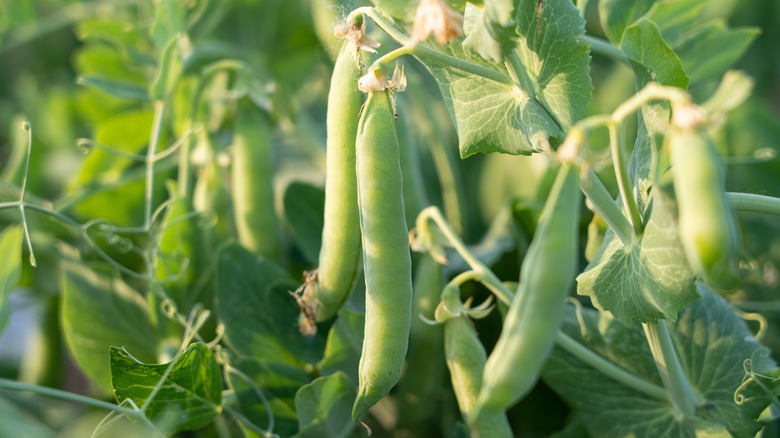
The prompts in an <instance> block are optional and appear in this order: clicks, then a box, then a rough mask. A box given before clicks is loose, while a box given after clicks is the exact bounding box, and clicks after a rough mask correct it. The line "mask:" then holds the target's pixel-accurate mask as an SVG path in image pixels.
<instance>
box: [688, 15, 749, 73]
mask: <svg viewBox="0 0 780 438" xmlns="http://www.w3.org/2000/svg"><path fill="white" fill-rule="evenodd" d="M758 35H759V30H758V29H756V28H741V29H733V30H731V29H728V28H726V24H725V23H723V22H720V21H716V22H713V23H709V24H707V25H705V26H703V27H701V28H700V29H699V30H697V31H696V32H693V33H691V34H690V35H689V36H687V38H685V39H684V40H683V41H681V42H680V44H679V45H676V46H675V48H674V50H675V52H677V54H678V55H679V56H680V59H681V60H682V64H683V68H684V69H685V72H686V73H687V75H688V76H689V77H690V78H691V82H692V83H694V82H702V81H706V80H710V79H717V78H719V77H720V76H721V75H723V73H724V72H725V71H726V70H727V69H728V68H729V67H731V66H732V65H733V64H734V63H735V62H737V60H738V59H739V58H741V57H742V55H743V54H744V53H745V52H746V51H747V49H748V47H750V45H751V44H752V43H753V41H754V40H755V39H756V37H758Z"/></svg>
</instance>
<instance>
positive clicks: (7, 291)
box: [0, 225, 24, 333]
mask: <svg viewBox="0 0 780 438" xmlns="http://www.w3.org/2000/svg"><path fill="white" fill-rule="evenodd" d="M23 241H24V233H23V232H22V227H21V226H20V225H13V226H8V227H6V228H5V229H4V230H3V232H2V233H0V258H2V260H3V263H0V333H2V332H3V330H4V329H5V326H6V324H8V319H9V317H10V316H11V308H10V306H8V296H9V295H11V292H13V290H14V288H15V287H16V285H17V284H18V283H19V279H20V278H21V276H22V242H23Z"/></svg>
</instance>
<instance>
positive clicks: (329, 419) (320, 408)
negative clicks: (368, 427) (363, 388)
mask: <svg viewBox="0 0 780 438" xmlns="http://www.w3.org/2000/svg"><path fill="white" fill-rule="evenodd" d="M356 396H357V391H355V385H354V384H353V383H352V382H351V381H350V380H349V378H348V377H347V376H346V375H345V374H344V373H340V372H337V373H335V374H331V375H330V376H324V377H320V378H318V379H315V380H314V381H313V382H311V383H310V384H308V385H306V386H303V387H301V389H299V390H298V392H297V393H296V394H295V411H296V412H297V413H298V424H299V425H300V432H298V434H297V435H295V436H296V437H298V438H304V437H311V438H319V437H332V438H347V437H349V436H351V434H352V431H353V430H354V429H355V426H357V423H355V422H354V421H353V420H352V419H351V418H350V417H351V414H352V404H353V403H354V401H355V397H356Z"/></svg>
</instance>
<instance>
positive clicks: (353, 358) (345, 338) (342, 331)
mask: <svg viewBox="0 0 780 438" xmlns="http://www.w3.org/2000/svg"><path fill="white" fill-rule="evenodd" d="M365 324H366V315H365V313H363V312H357V311H354V310H351V309H349V308H347V307H342V308H341V309H340V310H339V313H338V318H337V319H336V322H335V323H333V326H331V328H330V332H329V333H328V340H327V343H326V344H325V354H324V355H323V357H322V360H321V361H320V362H319V363H318V364H317V368H319V370H320V372H321V373H322V374H332V373H335V372H343V373H344V374H346V375H347V376H348V377H349V378H350V379H352V380H353V381H357V380H358V363H359V362H360V353H361V352H362V351H363V327H364V326H365Z"/></svg>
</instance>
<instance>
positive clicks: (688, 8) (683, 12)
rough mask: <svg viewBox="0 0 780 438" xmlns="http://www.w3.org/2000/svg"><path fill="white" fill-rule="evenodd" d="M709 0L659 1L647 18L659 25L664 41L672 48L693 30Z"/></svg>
mask: <svg viewBox="0 0 780 438" xmlns="http://www.w3.org/2000/svg"><path fill="white" fill-rule="evenodd" d="M706 5H707V0H665V1H657V2H656V3H655V4H654V5H653V7H652V8H650V10H649V11H648V12H647V14H646V15H645V17H646V18H647V19H648V20H650V21H652V22H653V23H655V24H656V25H658V28H659V29H660V30H661V34H662V35H663V37H664V41H666V42H667V43H669V44H670V45H671V46H672V47H674V46H676V45H677V44H678V43H679V41H680V38H681V37H683V35H684V34H685V33H687V32H688V31H690V30H691V28H692V27H693V25H694V23H696V21H697V18H698V16H699V14H700V13H701V11H702V9H704V7H705V6H706Z"/></svg>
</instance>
